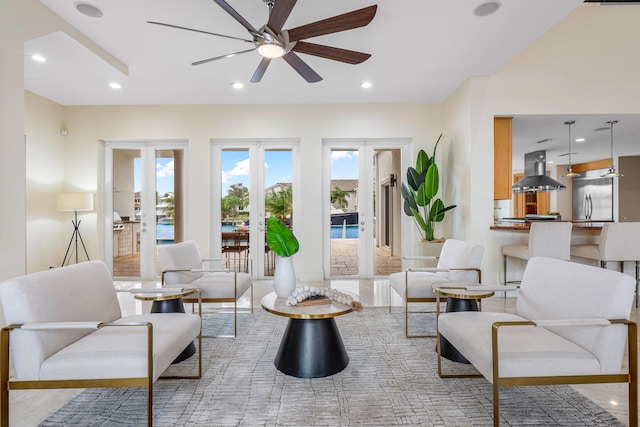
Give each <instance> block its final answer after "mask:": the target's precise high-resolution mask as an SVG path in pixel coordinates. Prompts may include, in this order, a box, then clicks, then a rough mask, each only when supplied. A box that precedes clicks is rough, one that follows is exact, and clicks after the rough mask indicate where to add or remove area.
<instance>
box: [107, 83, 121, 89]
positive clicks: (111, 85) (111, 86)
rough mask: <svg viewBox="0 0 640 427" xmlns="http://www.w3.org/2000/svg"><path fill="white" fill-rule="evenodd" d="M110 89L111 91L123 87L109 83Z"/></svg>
mask: <svg viewBox="0 0 640 427" xmlns="http://www.w3.org/2000/svg"><path fill="white" fill-rule="evenodd" d="M109 87H110V88H111V89H122V86H121V85H120V83H116V82H111V83H109Z"/></svg>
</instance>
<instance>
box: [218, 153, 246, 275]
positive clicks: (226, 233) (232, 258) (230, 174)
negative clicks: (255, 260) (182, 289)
mask: <svg viewBox="0 0 640 427" xmlns="http://www.w3.org/2000/svg"><path fill="white" fill-rule="evenodd" d="M221 162H222V169H221V180H220V182H221V184H222V189H221V194H222V198H221V200H220V210H221V214H220V230H221V251H222V256H223V257H224V258H226V259H228V260H229V262H230V263H231V264H230V267H232V268H233V269H235V270H239V271H248V264H249V263H248V258H249V240H250V237H251V236H250V233H249V226H250V218H249V214H250V211H251V202H250V195H251V193H250V185H251V180H250V174H251V159H250V153H249V149H248V148H247V149H223V150H222V153H221Z"/></svg>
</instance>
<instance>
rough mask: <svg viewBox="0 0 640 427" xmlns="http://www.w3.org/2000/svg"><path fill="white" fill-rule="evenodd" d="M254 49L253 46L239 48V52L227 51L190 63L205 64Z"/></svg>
mask: <svg viewBox="0 0 640 427" xmlns="http://www.w3.org/2000/svg"><path fill="white" fill-rule="evenodd" d="M254 50H256V48H255V47H254V48H253V49H247V50H241V51H240V52H233V53H227V54H226V55H221V56H216V57H214V58H207V59H202V60H200V61H196V62H193V63H192V64H191V65H201V64H206V63H207V62H213V61H217V60H219V59H224V58H231V57H232V56H236V55H241V54H243V53H248V52H253V51H254Z"/></svg>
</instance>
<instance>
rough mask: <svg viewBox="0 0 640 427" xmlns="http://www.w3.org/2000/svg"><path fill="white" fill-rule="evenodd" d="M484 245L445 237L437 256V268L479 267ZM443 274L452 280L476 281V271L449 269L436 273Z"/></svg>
mask: <svg viewBox="0 0 640 427" xmlns="http://www.w3.org/2000/svg"><path fill="white" fill-rule="evenodd" d="M483 252H484V247H483V246H482V245H478V244H475V243H470V242H466V241H463V240H457V239H447V240H446V241H445V242H444V245H442V251H441V252H440V257H439V258H438V267H439V268H480V265H481V263H482V254H483ZM436 274H437V275H439V276H444V277H445V278H446V279H447V280H449V281H452V282H470V283H474V282H477V281H478V273H477V272H476V271H465V270H451V271H448V272H442V273H436Z"/></svg>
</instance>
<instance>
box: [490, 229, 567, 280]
mask: <svg viewBox="0 0 640 427" xmlns="http://www.w3.org/2000/svg"><path fill="white" fill-rule="evenodd" d="M572 228H573V224H572V223H570V222H560V221H549V222H545V221H540V222H532V223H531V228H530V229H529V244H528V245H505V246H503V247H502V257H503V270H504V284H505V285H506V284H508V283H520V280H507V257H511V258H517V259H521V260H524V261H525V262H526V261H529V259H530V258H532V257H535V256H544V257H548V258H557V259H562V260H565V261H569V258H570V255H569V253H570V247H571V229H572Z"/></svg>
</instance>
